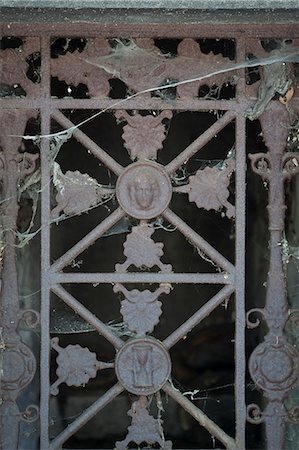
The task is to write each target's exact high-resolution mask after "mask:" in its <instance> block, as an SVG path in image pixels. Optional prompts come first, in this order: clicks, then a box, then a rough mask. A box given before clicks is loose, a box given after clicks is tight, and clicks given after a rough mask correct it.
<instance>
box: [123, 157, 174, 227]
mask: <svg viewBox="0 0 299 450" xmlns="http://www.w3.org/2000/svg"><path fill="white" fill-rule="evenodd" d="M171 195H172V186H171V182H170V179H169V177H168V175H167V173H166V172H165V171H164V169H163V167H162V166H160V165H159V164H156V163H152V162H137V163H134V164H131V165H130V166H128V167H127V168H126V169H125V170H124V171H123V173H122V174H121V175H120V176H119V178H118V180H117V184H116V197H117V200H118V202H119V204H120V206H121V207H122V208H123V210H124V211H125V212H126V213H127V214H129V216H132V217H135V218H136V219H153V218H154V217H157V216H159V215H160V214H162V213H163V211H165V209H166V208H167V206H168V205H169V202H170V200H171Z"/></svg>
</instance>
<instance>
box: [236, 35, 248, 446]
mask: <svg viewBox="0 0 299 450" xmlns="http://www.w3.org/2000/svg"><path fill="white" fill-rule="evenodd" d="M236 50H237V62H241V61H244V60H245V39H244V38H239V39H238V40H237V43H236ZM244 94H245V73H244V69H242V71H241V70H240V79H239V81H238V84H237V96H238V98H241V99H244ZM235 201H236V241H235V252H236V260H235V266H236V269H235V271H236V272H235V274H236V278H235V288H236V291H235V296H236V298H235V304H236V306H235V308H236V322H235V411H236V443H237V448H238V449H240V450H242V449H245V426H246V404H245V372H246V359H245V326H246V324H245V237H246V119H245V117H244V116H243V115H242V114H238V115H237V116H236V200H235Z"/></svg>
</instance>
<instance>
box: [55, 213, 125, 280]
mask: <svg viewBox="0 0 299 450" xmlns="http://www.w3.org/2000/svg"><path fill="white" fill-rule="evenodd" d="M124 215H125V213H124V211H123V210H122V209H121V208H118V209H117V210H116V211H113V213H111V214H110V215H109V216H108V217H107V218H106V219H105V220H103V221H102V222H101V223H99V225H97V226H96V227H95V228H94V229H93V230H91V231H90V233H88V234H87V235H86V236H85V237H84V238H83V239H81V240H80V241H79V242H77V244H75V245H74V246H73V247H72V248H70V249H69V250H68V251H67V252H66V253H64V254H63V255H62V256H61V257H60V258H59V259H57V260H56V261H55V263H54V264H52V266H51V271H52V272H58V271H60V270H62V269H63V268H64V267H65V266H67V265H68V264H70V263H71V262H72V261H73V259H75V258H76V257H77V256H78V255H80V253H82V252H83V251H84V250H86V249H87V248H88V247H89V246H90V245H92V244H93V243H94V242H95V241H96V240H97V239H99V238H100V237H101V236H102V234H104V233H105V232H106V231H108V230H109V229H110V228H111V227H113V225H115V224H116V223H117V222H118V221H119V220H120V219H122V218H123V217H124Z"/></svg>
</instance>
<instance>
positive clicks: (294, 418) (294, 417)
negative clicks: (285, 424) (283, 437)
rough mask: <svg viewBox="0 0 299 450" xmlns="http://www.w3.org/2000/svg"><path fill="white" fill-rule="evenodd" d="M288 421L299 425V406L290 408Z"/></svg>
mask: <svg viewBox="0 0 299 450" xmlns="http://www.w3.org/2000/svg"><path fill="white" fill-rule="evenodd" d="M288 421H289V422H291V423H293V424H295V425H298V423H299V406H294V407H293V408H291V409H289V410H288Z"/></svg>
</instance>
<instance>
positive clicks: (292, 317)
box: [288, 309, 299, 327]
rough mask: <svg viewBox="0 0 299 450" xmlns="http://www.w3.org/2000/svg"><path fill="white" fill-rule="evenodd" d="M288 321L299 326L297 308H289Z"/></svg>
mask: <svg viewBox="0 0 299 450" xmlns="http://www.w3.org/2000/svg"><path fill="white" fill-rule="evenodd" d="M288 321H290V322H291V323H293V324H294V325H295V326H296V327H299V309H290V310H289V317H288Z"/></svg>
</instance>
